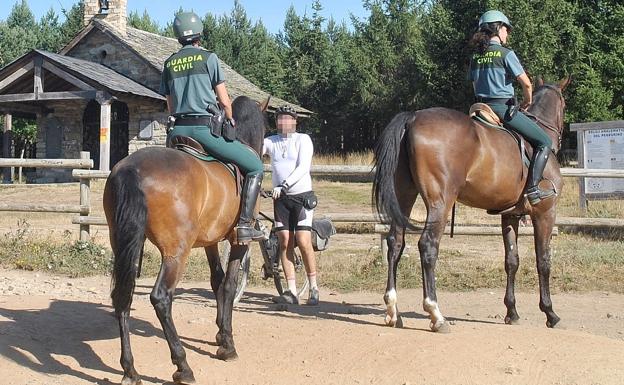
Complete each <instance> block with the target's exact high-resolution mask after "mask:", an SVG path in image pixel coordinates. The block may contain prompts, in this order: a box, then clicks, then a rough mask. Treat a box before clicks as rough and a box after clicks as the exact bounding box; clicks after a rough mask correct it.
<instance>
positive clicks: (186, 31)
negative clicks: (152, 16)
mask: <svg viewBox="0 0 624 385" xmlns="http://www.w3.org/2000/svg"><path fill="white" fill-rule="evenodd" d="M202 32H204V24H203V23H202V21H201V20H200V18H199V16H197V15H196V14H195V12H180V13H178V14H177V15H176V17H175V19H174V20H173V33H174V34H175V36H176V37H177V38H178V41H179V42H180V43H182V44H184V43H190V42H191V41H193V40H195V39H197V38H199V37H200V36H201V34H202Z"/></svg>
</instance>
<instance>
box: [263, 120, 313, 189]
mask: <svg viewBox="0 0 624 385" xmlns="http://www.w3.org/2000/svg"><path fill="white" fill-rule="evenodd" d="M265 154H266V155H269V156H270V157H271V168H272V170H273V176H272V181H273V187H277V186H279V185H280V184H282V182H284V181H286V183H287V184H288V186H290V187H289V189H288V191H287V194H289V195H292V194H300V193H303V192H307V191H310V190H312V177H311V176H310V167H311V166H312V155H313V154H314V146H313V145H312V139H310V136H309V135H308V134H301V133H298V132H295V133H292V134H289V136H287V137H284V136H281V135H279V134H278V135H272V136H269V137H267V138H264V145H263V146H262V155H265Z"/></svg>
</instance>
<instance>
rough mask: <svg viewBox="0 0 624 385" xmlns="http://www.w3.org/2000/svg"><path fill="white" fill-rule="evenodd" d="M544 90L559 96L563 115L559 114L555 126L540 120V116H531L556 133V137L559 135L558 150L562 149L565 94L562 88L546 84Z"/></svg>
mask: <svg viewBox="0 0 624 385" xmlns="http://www.w3.org/2000/svg"><path fill="white" fill-rule="evenodd" d="M542 87H543V88H548V89H551V90H554V91H555V92H556V93H557V96H559V101H560V102H561V106H562V108H561V113H560V114H557V121H556V122H555V124H554V125H553V124H552V123H550V122H547V121H545V120H544V119H542V118H540V117H539V116H537V115H535V114H532V113H529V114H530V115H531V117H532V118H534V119H535V120H536V121H537V123H539V124H540V125H541V126H542V127H544V128H546V129H547V130H550V131H552V132H554V133H555V135H557V141H558V147H557V148H558V149H561V141H562V139H563V136H562V131H563V111H564V110H565V99H564V98H563V93H562V92H561V88H559V87H557V86H554V85H552V84H544V85H543V86H542Z"/></svg>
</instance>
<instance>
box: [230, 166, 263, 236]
mask: <svg viewBox="0 0 624 385" xmlns="http://www.w3.org/2000/svg"><path fill="white" fill-rule="evenodd" d="M262 177H263V173H262V172H259V173H257V174H255V175H246V176H245V181H244V182H243V191H242V192H241V211H240V216H239V217H238V224H237V225H236V239H237V243H238V244H239V245H244V244H247V243H249V242H250V241H252V240H253V241H258V240H261V239H263V238H264V233H263V232H262V231H259V230H256V229H254V228H253V226H252V219H253V217H254V209H255V208H256V201H257V200H258V193H259V192H260V186H261V185H262Z"/></svg>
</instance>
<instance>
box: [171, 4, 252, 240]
mask: <svg viewBox="0 0 624 385" xmlns="http://www.w3.org/2000/svg"><path fill="white" fill-rule="evenodd" d="M203 29H204V26H203V23H202V21H201V19H200V18H199V16H197V15H196V14H195V13H193V12H181V13H178V14H177V15H176V17H175V19H174V22H173V32H174V34H175V36H176V37H177V38H178V42H180V44H182V48H181V49H180V50H179V51H178V52H177V53H174V54H173V55H171V56H170V57H169V58H168V59H167V60H166V61H165V65H164V69H163V74H162V81H161V85H160V91H161V93H162V94H164V95H165V96H166V97H167V108H168V109H169V113H170V114H171V115H173V116H174V117H175V123H174V127H173V129H172V130H171V131H170V132H169V135H168V137H169V138H173V137H174V136H187V137H191V138H193V139H195V140H196V141H198V142H199V143H201V144H202V146H203V147H204V149H205V150H206V152H207V153H208V154H210V155H212V156H214V157H215V158H217V159H219V160H221V161H223V162H227V163H234V164H236V165H237V166H238V167H239V169H240V170H241V172H242V173H243V174H244V175H245V180H244V183H243V189H242V192H241V199H242V202H241V210H240V216H239V219H238V224H237V225H236V238H237V242H238V243H239V244H247V243H249V242H250V241H251V240H259V239H262V238H263V236H264V233H263V232H261V231H258V230H256V229H254V228H253V226H252V219H253V216H254V209H255V206H256V200H257V199H258V193H259V191H260V186H261V184H262V177H263V167H262V161H261V160H260V157H259V156H258V154H256V153H255V151H254V150H252V149H251V148H250V147H248V146H246V145H245V144H243V143H241V142H239V141H238V140H235V139H234V138H231V137H228V135H227V134H226V131H227V132H231V131H232V129H233V128H234V127H235V122H234V119H233V117H232V104H231V102H230V97H229V95H228V92H227V89H226V88H225V77H224V74H223V71H222V69H221V65H220V64H219V59H218V58H217V55H216V54H215V53H213V52H209V51H207V50H205V49H203V48H201V47H200V46H199V40H200V38H201V35H202V33H203ZM221 109H222V110H223V112H224V113H225V119H226V121H225V122H223V121H222V110H221ZM222 129H223V130H222ZM222 132H223V136H222V135H221V133H222ZM224 136H225V137H226V138H224ZM232 136H233V135H232Z"/></svg>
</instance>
